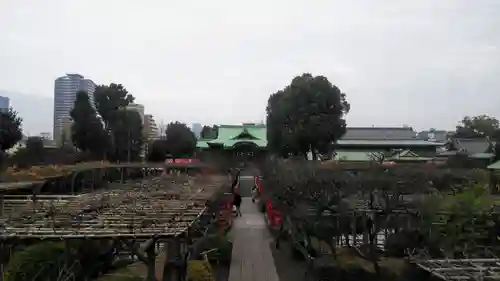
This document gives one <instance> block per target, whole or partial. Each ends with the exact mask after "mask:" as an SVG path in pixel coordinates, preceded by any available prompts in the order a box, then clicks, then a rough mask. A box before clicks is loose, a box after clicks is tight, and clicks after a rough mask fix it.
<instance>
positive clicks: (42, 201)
mask: <svg viewBox="0 0 500 281" xmlns="http://www.w3.org/2000/svg"><path fill="white" fill-rule="evenodd" d="M226 183H227V177H225V176H205V177H203V176H196V177H190V178H189V179H186V180H185V181H184V182H181V183H178V182H175V183H174V182H173V181H172V180H168V179H163V180H161V179H160V178H156V179H154V180H144V181H139V182H135V183H129V184H128V185H124V186H122V187H121V188H120V189H116V190H106V191H101V192H94V193H87V194H83V195H65V196H63V195H53V196H52V195H45V196H42V195H39V196H33V195H29V196H26V195H24V196H15V195H13V196H5V197H4V204H3V207H4V212H3V216H2V217H1V218H0V238H2V239H8V238H41V239H47V238H57V239H64V238H112V237H123V238H150V237H172V236H178V235H179V234H182V233H183V232H185V231H186V230H187V228H188V227H189V226H190V225H191V224H192V223H193V221H195V220H196V219H197V218H198V217H199V216H200V215H201V214H202V213H203V212H204V211H205V208H206V207H205V202H206V200H208V199H210V198H211V197H213V195H214V194H215V193H216V192H217V191H218V190H219V188H220V187H221V186H222V185H224V184H226Z"/></svg>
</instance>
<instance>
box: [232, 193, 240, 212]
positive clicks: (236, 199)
mask: <svg viewBox="0 0 500 281" xmlns="http://www.w3.org/2000/svg"><path fill="white" fill-rule="evenodd" d="M233 206H234V207H236V216H240V217H241V210H240V207H241V195H240V194H239V193H238V192H235V193H234V198H233Z"/></svg>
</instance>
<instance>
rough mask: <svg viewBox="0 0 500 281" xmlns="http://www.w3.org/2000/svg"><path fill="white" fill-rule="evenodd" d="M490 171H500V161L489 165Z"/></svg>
mask: <svg viewBox="0 0 500 281" xmlns="http://www.w3.org/2000/svg"><path fill="white" fill-rule="evenodd" d="M488 169H490V170H500V161H497V162H495V163H493V164H491V165H489V166H488Z"/></svg>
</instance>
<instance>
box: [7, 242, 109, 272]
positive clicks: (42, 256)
mask: <svg viewBox="0 0 500 281" xmlns="http://www.w3.org/2000/svg"><path fill="white" fill-rule="evenodd" d="M68 243H69V244H68V245H69V246H70V251H69V252H68V251H67V245H65V243H61V242H59V243H55V242H41V243H37V244H34V245H32V246H29V247H27V248H25V249H23V250H22V251H19V252H16V253H15V254H14V255H13V257H12V258H11V260H10V261H9V263H8V264H7V266H6V269H5V274H4V279H3V280H10V281H13V280H19V281H21V280H22V281H24V280H33V281H38V280H40V281H45V280H67V278H69V279H70V280H75V281H81V280H88V279H89V278H91V277H94V276H96V275H97V273H98V272H105V271H106V270H107V269H109V268H111V265H112V263H113V259H114V257H113V255H112V250H113V247H114V245H113V244H112V243H111V242H110V241H89V240H77V241H74V240H73V241H70V242H68Z"/></svg>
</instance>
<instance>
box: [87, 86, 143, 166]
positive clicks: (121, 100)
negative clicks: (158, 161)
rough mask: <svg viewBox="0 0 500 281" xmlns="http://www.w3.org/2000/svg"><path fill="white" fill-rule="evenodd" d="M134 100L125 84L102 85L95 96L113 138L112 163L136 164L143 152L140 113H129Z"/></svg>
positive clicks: (110, 153)
mask: <svg viewBox="0 0 500 281" xmlns="http://www.w3.org/2000/svg"><path fill="white" fill-rule="evenodd" d="M134 99H135V98H134V97H133V96H132V95H131V94H129V92H128V91H127V89H125V87H124V86H123V85H122V84H115V83H111V84H110V85H109V86H107V85H100V86H97V87H96V90H95V92H94V102H95V107H96V109H97V112H98V113H99V115H100V116H101V118H102V120H103V123H104V128H105V131H106V132H107V134H108V135H109V136H110V147H109V149H108V156H109V158H110V159H112V160H115V161H125V160H137V159H138V157H139V155H140V152H141V150H142V145H143V143H144V137H143V135H142V131H143V130H142V120H141V117H140V116H139V114H137V112H135V113H134V112H133V111H128V110H126V108H127V106H128V105H129V104H130V103H132V102H133V101H134ZM138 132H140V134H138Z"/></svg>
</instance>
